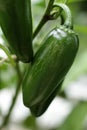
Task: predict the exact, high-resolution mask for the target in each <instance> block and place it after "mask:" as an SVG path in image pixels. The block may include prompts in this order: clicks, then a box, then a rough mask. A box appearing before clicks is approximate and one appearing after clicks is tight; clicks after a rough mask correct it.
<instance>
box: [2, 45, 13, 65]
mask: <svg viewBox="0 0 87 130" xmlns="http://www.w3.org/2000/svg"><path fill="white" fill-rule="evenodd" d="M0 48H1V49H2V50H3V51H4V52H5V53H6V55H7V56H8V58H9V60H10V62H11V64H12V66H15V62H14V60H13V59H12V57H11V55H10V53H9V51H8V50H7V49H6V48H5V47H4V46H3V45H2V44H0Z"/></svg>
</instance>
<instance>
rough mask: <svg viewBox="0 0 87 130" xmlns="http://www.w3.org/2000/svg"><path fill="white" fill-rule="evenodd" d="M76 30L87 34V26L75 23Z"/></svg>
mask: <svg viewBox="0 0 87 130" xmlns="http://www.w3.org/2000/svg"><path fill="white" fill-rule="evenodd" d="M75 30H76V31H78V32H80V33H83V34H87V26H82V25H75Z"/></svg>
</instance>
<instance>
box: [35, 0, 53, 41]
mask: <svg viewBox="0 0 87 130" xmlns="http://www.w3.org/2000/svg"><path fill="white" fill-rule="evenodd" d="M54 1H55V0H50V1H49V3H48V6H47V9H46V11H45V13H44V15H43V17H42V19H41V21H40V23H39V24H38V26H37V28H36V30H35V31H34V33H33V39H34V38H35V37H36V35H37V34H38V32H39V31H40V30H41V28H42V27H43V25H44V24H45V23H46V22H47V21H48V20H50V11H51V10H52V7H53V3H54Z"/></svg>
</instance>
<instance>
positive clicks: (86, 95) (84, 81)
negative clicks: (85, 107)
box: [65, 76, 87, 101]
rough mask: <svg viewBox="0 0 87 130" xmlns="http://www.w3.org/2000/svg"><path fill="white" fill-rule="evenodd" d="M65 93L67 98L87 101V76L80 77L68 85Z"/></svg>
mask: <svg viewBox="0 0 87 130" xmlns="http://www.w3.org/2000/svg"><path fill="white" fill-rule="evenodd" d="M65 92H66V95H67V96H68V98H72V99H77V100H84V101H87V76H82V77H80V78H79V80H78V81H76V82H73V83H71V84H69V86H68V87H67V88H66V90H65Z"/></svg>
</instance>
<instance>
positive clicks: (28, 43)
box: [0, 0, 33, 62]
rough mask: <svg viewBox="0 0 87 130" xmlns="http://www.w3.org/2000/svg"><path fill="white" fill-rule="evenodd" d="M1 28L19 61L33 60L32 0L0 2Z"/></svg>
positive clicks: (4, 0) (2, 0) (3, 0)
mask: <svg viewBox="0 0 87 130" xmlns="http://www.w3.org/2000/svg"><path fill="white" fill-rule="evenodd" d="M0 26H1V28H2V31H3V33H4V35H5V37H6V39H7V41H8V47H9V48H10V50H11V51H12V53H14V54H16V55H17V58H18V60H20V61H22V62H29V61H31V60H32V58H33V50H32V16H31V0H0Z"/></svg>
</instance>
